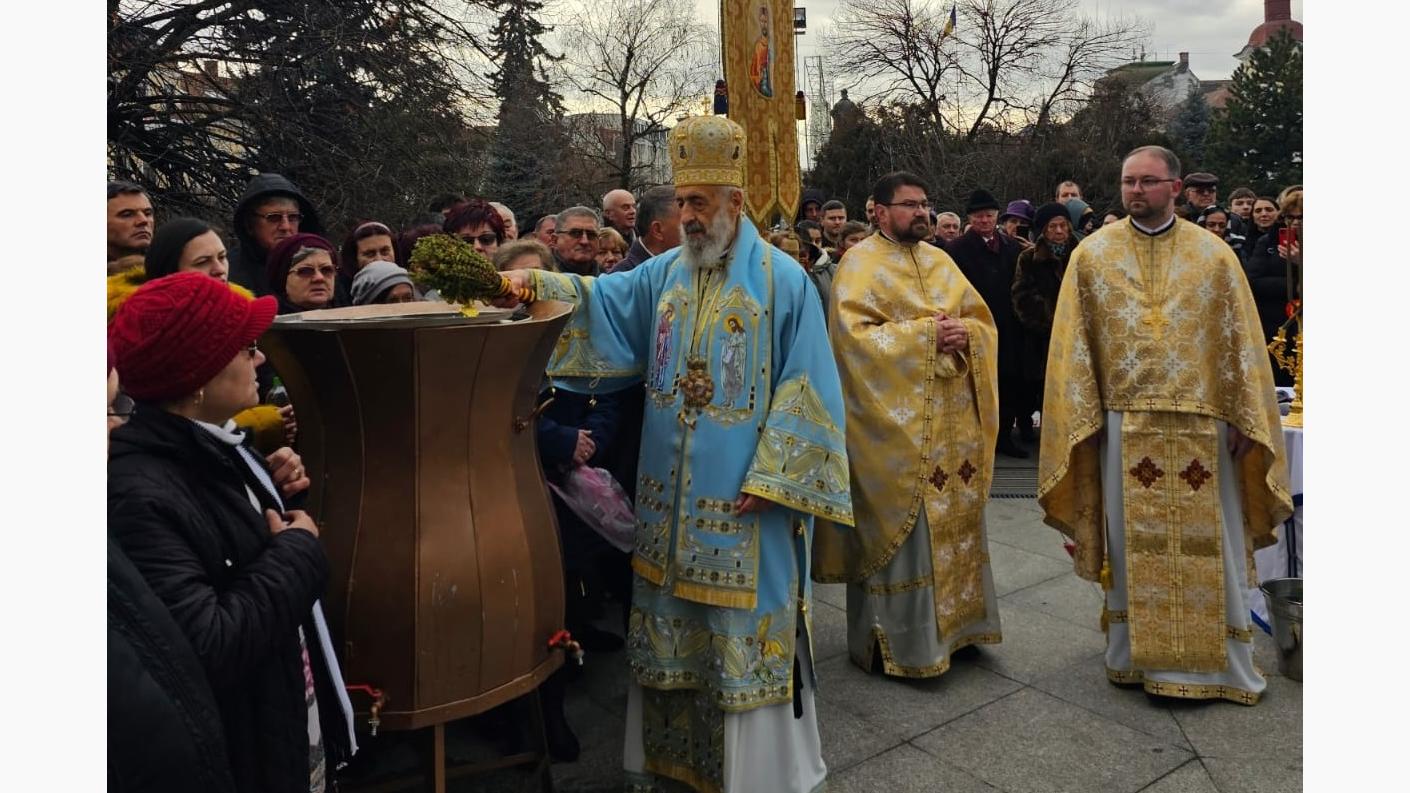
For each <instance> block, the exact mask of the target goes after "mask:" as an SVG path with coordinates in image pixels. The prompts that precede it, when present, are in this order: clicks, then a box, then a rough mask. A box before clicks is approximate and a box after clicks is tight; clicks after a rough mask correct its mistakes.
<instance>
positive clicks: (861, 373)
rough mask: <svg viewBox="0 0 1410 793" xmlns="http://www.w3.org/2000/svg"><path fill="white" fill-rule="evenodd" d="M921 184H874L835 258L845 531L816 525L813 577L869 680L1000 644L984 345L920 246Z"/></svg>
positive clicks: (905, 179) (979, 317) (992, 368)
mask: <svg viewBox="0 0 1410 793" xmlns="http://www.w3.org/2000/svg"><path fill="white" fill-rule="evenodd" d="M926 193H927V189H926V186H925V183H924V182H922V181H921V180H920V179H919V178H918V177H917V176H915V175H913V174H909V173H905V172H900V173H893V174H890V175H887V176H884V177H882V178H881V180H880V181H879V182H877V184H876V189H875V191H874V192H873V195H875V196H876V206H877V219H878V222H879V224H880V226H881V230H880V233H877V234H873V235H871V236H870V237H868V238H866V239H865V240H863V241H862V242H860V243H858V244H857V246H856V247H854V248H852V249H850V250H849V251H848V252H847V266H846V267H843V268H840V269H839V270H838V272H837V277H836V280H835V281H834V282H833V288H832V300H833V302H832V307H831V310H830V311H829V312H828V316H829V317H830V318H831V322H830V326H829V328H828V331H829V335H830V336H831V337H832V347H833V351H834V353H835V355H836V357H837V370H838V373H839V375H840V376H841V378H842V391H843V394H844V396H845V397H846V404H847V454H848V458H849V459H850V460H851V463H852V470H851V480H852V503H853V504H854V506H855V509H856V529H855V530H853V529H850V528H847V527H845V526H838V525H836V524H834V523H831V522H829V521H820V522H819V523H818V531H817V543H816V544H815V545H814V547H813V577H814V579H815V580H817V581H820V582H846V583H847V647H848V649H849V650H850V652H851V656H852V660H853V662H855V663H856V664H857V665H858V666H861V667H862V668H863V669H866V670H868V671H870V670H872V669H874V668H876V667H878V666H879V667H880V668H881V669H882V671H884V672H885V673H886V674H888V675H896V676H902V677H937V676H939V675H942V674H944V673H945V671H946V670H948V669H949V668H950V654H951V653H953V652H954V651H955V650H957V649H959V648H961V647H964V646H966V645H970V644H994V643H997V642H999V641H1000V639H1001V636H1000V632H999V609H998V606H999V602H998V600H997V599H996V598H995V596H994V581H993V576H992V575H991V573H990V569H989V553H988V541H987V539H986V537H985V531H984V505H985V503H986V502H987V501H988V500H989V480H990V478H991V475H992V472H993V466H994V435H995V433H996V432H997V430H998V420H999V407H998V400H999V395H998V386H997V384H996V382H995V378H996V376H997V357H996V354H997V346H998V331H997V329H996V328H995V327H994V319H993V316H992V315H991V314H990V312H989V308H988V306H987V305H985V303H984V298H983V297H981V296H980V294H979V292H978V291H976V290H975V288H974V287H973V286H971V285H970V283H969V281H967V280H966V279H965V277H964V275H962V274H961V273H960V270H959V268H958V267H956V266H955V263H954V262H953V261H952V260H951V259H950V257H949V256H948V255H947V254H946V253H945V252H944V251H941V250H939V249H937V248H936V247H934V246H933V245H922V244H920V243H921V242H922V241H923V240H924V239H925V238H926V236H927V235H928V234H929V232H930V215H929V205H928V203H927V199H926Z"/></svg>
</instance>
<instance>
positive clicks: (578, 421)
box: [535, 388, 621, 478]
mask: <svg viewBox="0 0 1410 793" xmlns="http://www.w3.org/2000/svg"><path fill="white" fill-rule="evenodd" d="M548 399H552V400H553V403H552V404H551V405H549V406H548V407H547V408H545V409H544V412H543V413H542V414H540V415H539V420H538V424H537V426H536V427H535V433H536V437H537V440H538V447H539V460H540V461H541V462H542V463H543V467H544V470H545V472H546V473H548V474H549V475H550V478H552V477H553V476H554V475H556V474H557V473H558V471H559V470H560V469H563V468H567V467H569V466H571V465H572V464H573V452H574V451H575V450H576V449H577V446H578V430H590V431H591V432H592V442H593V443H594V444H596V445H597V451H595V452H593V455H592V457H591V458H590V459H589V460H588V465H590V466H592V467H594V468H605V467H606V463H607V461H608V460H609V459H612V451H613V448H614V446H615V444H616V440H617V432H618V430H619V429H620V416H621V396H620V395H619V394H618V393H611V394H599V395H597V396H595V397H594V396H590V395H588V394H579V393H576V392H573V391H567V390H564V389H562V388H555V389H549V390H545V391H543V392H542V393H540V394H539V403H540V404H542V403H543V402H544V401H545V400H548Z"/></svg>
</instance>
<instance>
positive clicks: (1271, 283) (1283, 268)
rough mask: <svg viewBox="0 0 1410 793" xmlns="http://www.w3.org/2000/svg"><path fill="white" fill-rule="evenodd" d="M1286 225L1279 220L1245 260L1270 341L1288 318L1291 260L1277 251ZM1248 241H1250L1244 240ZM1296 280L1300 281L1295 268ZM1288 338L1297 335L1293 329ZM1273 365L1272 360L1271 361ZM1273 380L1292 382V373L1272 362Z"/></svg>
mask: <svg viewBox="0 0 1410 793" xmlns="http://www.w3.org/2000/svg"><path fill="white" fill-rule="evenodd" d="M1282 228H1283V224H1282V223H1277V224H1275V225H1274V226H1273V228H1272V229H1271V230H1270V231H1269V232H1268V233H1266V234H1264V235H1263V236H1262V237H1259V238H1258V242H1256V243H1254V244H1253V246H1252V248H1251V249H1250V250H1249V254H1248V258H1247V259H1246V260H1245V261H1244V274H1245V275H1247V276H1248V286H1249V289H1250V290H1251V291H1252V292H1253V302H1254V305H1256V306H1258V321H1259V324H1261V325H1262V326H1263V340H1264V341H1265V342H1271V341H1272V340H1273V337H1274V336H1275V335H1277V333H1278V328H1279V327H1281V326H1282V324H1283V323H1284V322H1286V321H1287V319H1288V314H1287V308H1288V263H1287V261H1286V260H1284V259H1283V257H1281V256H1279V255H1278V232H1279V231H1281V230H1282ZM1245 244H1247V243H1245ZM1292 277H1293V283H1294V284H1296V283H1297V281H1298V273H1297V271H1296V268H1294V271H1293V276H1292ZM1288 337H1289V340H1291V339H1293V338H1295V336H1294V333H1293V331H1292V330H1289V332H1288ZM1270 365H1271V364H1270ZM1273 380H1274V382H1275V383H1277V384H1278V385H1292V383H1293V380H1292V375H1290V374H1288V373H1287V372H1285V371H1283V370H1282V369H1281V368H1279V367H1278V366H1276V365H1273Z"/></svg>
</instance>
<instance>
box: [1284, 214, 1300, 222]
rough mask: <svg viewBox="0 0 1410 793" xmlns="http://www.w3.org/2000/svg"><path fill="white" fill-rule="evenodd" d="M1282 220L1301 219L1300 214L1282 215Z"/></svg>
mask: <svg viewBox="0 0 1410 793" xmlns="http://www.w3.org/2000/svg"><path fill="white" fill-rule="evenodd" d="M1283 220H1299V221H1300V220H1302V215H1288V214H1284V215H1283Z"/></svg>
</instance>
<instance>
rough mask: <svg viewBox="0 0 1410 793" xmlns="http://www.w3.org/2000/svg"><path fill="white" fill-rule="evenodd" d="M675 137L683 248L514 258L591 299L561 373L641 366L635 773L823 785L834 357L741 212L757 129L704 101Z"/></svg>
mask: <svg viewBox="0 0 1410 793" xmlns="http://www.w3.org/2000/svg"><path fill="white" fill-rule="evenodd" d="M669 144H670V152H671V160H672V165H673V166H674V173H675V179H676V203H677V204H678V205H679V206H680V211H681V226H682V230H683V231H684V235H683V244H682V245H681V247H679V248H676V249H674V250H671V251H668V252H666V253H663V254H662V255H660V256H655V257H653V258H651V259H649V260H647V261H646V262H643V263H642V264H641V265H640V266H638V267H636V268H635V269H633V270H631V271H630V272H626V273H612V274H610V275H605V276H603V277H601V278H596V279H593V278H584V277H580V276H575V275H567V274H558V273H547V272H542V271H538V270H516V271H514V272H509V273H505V274H504V275H505V276H506V277H507V278H509V279H510V280H511V281H512V282H513V284H514V285H515V286H516V287H520V288H523V287H527V288H530V289H532V290H533V292H534V293H535V294H536V295H537V296H538V298H539V299H541V300H542V299H546V300H565V301H568V302H572V303H575V304H577V306H578V310H577V311H576V312H574V314H573V318H572V320H571V321H570V323H569V325H568V328H567V329H566V330H565V331H564V333H563V337H562V338H563V339H564V340H566V341H564V342H563V343H562V344H561V346H560V349H559V351H558V352H557V353H556V354H555V357H554V359H553V360H552V361H551V362H550V365H549V375H550V377H552V378H553V380H554V382H555V383H556V384H557V385H558V387H559V388H566V389H573V390H613V389H619V388H621V387H622V385H620V384H621V383H628V382H632V381H635V380H637V379H644V380H645V385H646V410H645V414H646V415H645V419H644V421H643V432H642V438H643V441H642V445H641V463H640V466H639V472H638V478H637V500H636V514H637V535H636V549H635V553H634V555H633V559H632V569H633V570H634V571H635V573H636V580H635V585H634V588H633V595H632V612H631V617H630V620H629V624H628V631H627V633H628V635H627V650H628V657H629V660H630V664H631V668H632V672H633V680H632V683H631V685H630V686H629V688H628V695H627V732H626V751H625V766H626V771H627V778H628V789H629V790H651V789H655V788H654V787H652V786H653V785H654V784H656V783H657V781H658V779H659V778H661V777H668V778H672V779H675V780H678V781H680V782H684V783H686V784H688V785H690V786H691V787H693V788H694V789H696V790H700V791H706V790H709V791H721V790H723V791H763V790H767V791H771V792H772V791H811V790H815V789H817V788H819V787H820V786H821V785H822V784H823V781H824V778H825V776H826V768H825V766H824V765H823V762H822V754H821V749H820V746H819V742H818V731H817V711H816V710H815V708H814V702H813V667H812V662H811V658H810V657H809V638H808V636H809V632H808V627H807V622H808V611H809V605H808V604H809V602H810V599H811V586H810V584H809V571H808V566H809V556H810V553H809V547H810V539H811V536H812V530H813V519H814V516H817V517H823V518H828V519H830V520H832V521H833V522H835V523H840V524H844V525H850V524H851V523H852V506H851V492H850V488H849V486H848V481H847V451H846V437H845V434H844V433H845V425H844V423H843V409H842V392H841V387H840V385H839V383H838V379H837V368H836V365H835V364H834V363H833V360H832V353H831V352H830V351H829V349H828V346H827V329H826V327H825V325H824V323H823V314H822V306H821V304H820V302H819V300H818V296H817V292H816V290H815V289H814V287H813V285H812V284H811V282H809V280H808V277H807V274H806V273H804V272H803V269H802V268H801V267H798V266H797V265H796V264H794V263H793V262H792V261H790V260H789V259H788V255H787V254H785V253H784V252H783V251H780V250H778V249H777V248H774V247H773V246H771V245H769V244H768V243H766V242H765V241H764V240H762V239H761V238H760V237H759V233H758V232H757V231H756V230H755V228H754V226H753V225H752V224H751V223H749V222H748V221H747V220H746V219H743V217H742V214H741V213H742V209H743V206H744V193H743V190H741V189H740V186H741V185H742V184H743V183H744V173H743V169H744V162H745V156H744V154H745V148H744V147H745V139H744V130H743V129H741V128H740V127H739V125H738V124H735V123H734V122H732V121H729V120H728V119H726V118H724V117H722V116H706V117H697V118H690V119H687V120H685V121H682V122H681V123H680V124H678V125H676V127H675V128H674V129H673V130H672V131H671V133H670V137H669Z"/></svg>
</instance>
